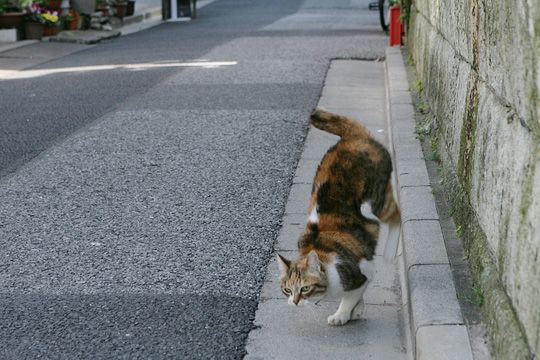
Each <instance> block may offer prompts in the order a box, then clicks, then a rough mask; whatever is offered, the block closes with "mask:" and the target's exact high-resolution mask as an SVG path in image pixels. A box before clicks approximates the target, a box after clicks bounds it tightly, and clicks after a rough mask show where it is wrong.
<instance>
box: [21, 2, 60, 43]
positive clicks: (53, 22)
mask: <svg viewBox="0 0 540 360" xmlns="http://www.w3.org/2000/svg"><path fill="white" fill-rule="evenodd" d="M25 19H26V21H25V23H24V30H25V33H26V38H27V39H37V40H41V38H42V37H43V36H52V35H56V34H58V32H59V31H60V17H59V16H58V11H55V10H48V9H45V8H44V7H43V6H42V5H41V4H39V3H32V4H30V5H29V6H28V7H27V8H26V15H25Z"/></svg>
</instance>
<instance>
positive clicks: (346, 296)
mask: <svg viewBox="0 0 540 360" xmlns="http://www.w3.org/2000/svg"><path fill="white" fill-rule="evenodd" d="M366 286H367V281H366V282H365V283H364V284H363V285H362V286H361V287H359V288H357V289H354V290H351V291H345V292H344V293H343V297H342V298H341V302H340V303H339V307H338V309H337V311H336V312H335V313H334V315H330V316H329V317H328V324H330V325H334V326H339V325H345V324H346V323H347V322H348V321H349V320H351V319H358V318H359V317H360V316H361V315H362V312H363V309H364V300H363V296H364V291H365V290H366Z"/></svg>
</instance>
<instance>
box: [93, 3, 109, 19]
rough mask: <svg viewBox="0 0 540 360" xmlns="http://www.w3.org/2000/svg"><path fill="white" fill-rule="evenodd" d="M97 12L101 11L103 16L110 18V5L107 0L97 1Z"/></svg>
mask: <svg viewBox="0 0 540 360" xmlns="http://www.w3.org/2000/svg"><path fill="white" fill-rule="evenodd" d="M96 11H101V13H102V14H103V16H109V4H108V3H107V1H106V0H96Z"/></svg>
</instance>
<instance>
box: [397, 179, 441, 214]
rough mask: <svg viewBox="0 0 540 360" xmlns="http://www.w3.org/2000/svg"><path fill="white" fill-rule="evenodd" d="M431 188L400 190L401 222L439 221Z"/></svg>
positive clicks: (420, 187) (421, 187)
mask: <svg viewBox="0 0 540 360" xmlns="http://www.w3.org/2000/svg"><path fill="white" fill-rule="evenodd" d="M431 191H432V190H431V187H429V186H418V187H404V188H400V189H399V201H400V205H401V221H402V222H403V223H405V222H407V221H409V220H438V219H439V214H438V213H437V209H436V208H435V199H434V198H433V194H432V193H431Z"/></svg>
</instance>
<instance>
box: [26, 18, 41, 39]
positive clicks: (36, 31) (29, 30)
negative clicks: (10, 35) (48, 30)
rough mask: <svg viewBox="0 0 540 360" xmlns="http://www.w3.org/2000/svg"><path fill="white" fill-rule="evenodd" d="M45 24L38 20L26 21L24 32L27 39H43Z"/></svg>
mask: <svg viewBox="0 0 540 360" xmlns="http://www.w3.org/2000/svg"><path fill="white" fill-rule="evenodd" d="M44 28H45V25H43V24H41V23H38V22H25V23H24V34H25V37H26V38H27V39H30V40H41V38H42V37H43V29H44Z"/></svg>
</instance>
